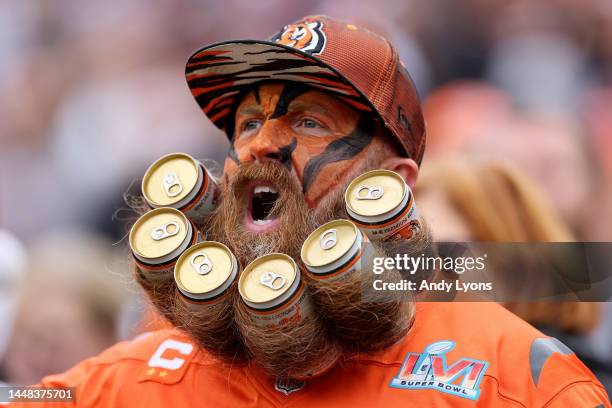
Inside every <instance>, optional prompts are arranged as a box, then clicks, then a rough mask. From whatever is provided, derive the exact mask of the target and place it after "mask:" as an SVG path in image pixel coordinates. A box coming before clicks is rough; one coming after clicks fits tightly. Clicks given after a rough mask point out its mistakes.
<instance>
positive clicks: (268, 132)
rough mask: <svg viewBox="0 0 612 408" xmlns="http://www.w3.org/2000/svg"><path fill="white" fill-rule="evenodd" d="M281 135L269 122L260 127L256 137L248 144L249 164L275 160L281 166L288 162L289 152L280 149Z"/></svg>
mask: <svg viewBox="0 0 612 408" xmlns="http://www.w3.org/2000/svg"><path fill="white" fill-rule="evenodd" d="M282 139H284V138H283V135H282V133H281V132H279V131H278V129H275V126H273V125H272V124H270V123H269V122H268V123H266V124H264V126H262V127H261V129H260V130H259V132H258V133H257V136H255V137H254V139H253V141H252V142H251V143H250V144H249V158H250V161H251V162H259V163H263V162H265V161H266V160H276V161H279V162H281V163H282V164H285V163H287V162H288V161H289V160H290V157H289V156H290V152H286V151H285V150H286V149H282V148H281V147H280V145H282V141H281V140H282Z"/></svg>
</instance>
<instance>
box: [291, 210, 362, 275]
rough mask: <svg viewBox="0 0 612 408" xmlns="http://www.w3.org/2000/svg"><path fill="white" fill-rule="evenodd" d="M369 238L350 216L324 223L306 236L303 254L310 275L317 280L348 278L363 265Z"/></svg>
mask: <svg viewBox="0 0 612 408" xmlns="http://www.w3.org/2000/svg"><path fill="white" fill-rule="evenodd" d="M365 242H368V238H367V237H366V236H365V235H364V234H363V233H362V232H361V231H360V230H359V228H357V227H356V226H355V224H353V223H352V222H351V221H349V220H334V221H330V222H328V223H327V224H323V225H321V226H320V227H319V228H317V229H316V230H314V231H313V232H312V234H310V235H309V236H308V238H306V241H304V244H303V245H302V250H301V258H302V262H303V263H304V265H305V266H306V270H307V271H308V272H309V274H310V276H311V277H312V278H314V279H317V280H326V281H332V280H333V281H335V280H340V279H346V278H347V277H348V276H350V275H351V274H353V273H359V270H360V268H361V256H362V247H361V245H362V244H363V243H365Z"/></svg>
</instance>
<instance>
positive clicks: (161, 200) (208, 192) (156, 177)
mask: <svg viewBox="0 0 612 408" xmlns="http://www.w3.org/2000/svg"><path fill="white" fill-rule="evenodd" d="M142 194H143V196H144V198H145V200H146V201H147V203H148V204H149V206H151V208H159V207H172V208H176V209H178V210H181V211H182V212H184V213H185V215H187V217H188V218H189V219H190V220H193V221H194V222H195V223H196V224H197V225H201V224H202V222H203V220H204V218H205V216H206V215H207V214H209V213H211V212H212V211H213V210H214V209H215V208H216V207H217V205H218V204H219V197H220V194H221V189H220V187H219V185H218V183H217V181H216V180H215V178H214V177H213V176H212V175H211V174H210V173H209V171H208V170H207V169H206V167H204V165H203V164H202V163H201V162H199V161H198V160H196V159H194V158H193V157H191V156H190V155H188V154H185V153H171V154H168V155H166V156H163V157H161V158H159V159H158V160H156V161H155V162H154V163H153V164H151V166H149V168H148V169H147V171H146V172H145V175H144V177H143V179H142Z"/></svg>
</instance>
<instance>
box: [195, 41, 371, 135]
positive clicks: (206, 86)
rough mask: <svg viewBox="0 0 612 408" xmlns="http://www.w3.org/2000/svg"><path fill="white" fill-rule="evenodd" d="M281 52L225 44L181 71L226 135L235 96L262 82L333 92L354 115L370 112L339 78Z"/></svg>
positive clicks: (247, 44)
mask: <svg viewBox="0 0 612 408" xmlns="http://www.w3.org/2000/svg"><path fill="white" fill-rule="evenodd" d="M285 47H286V46H283V45H279V44H274V43H261V42H257V43H255V42H248V41H247V42H244V43H236V42H233V43H231V46H229V47H224V44H219V45H217V46H213V47H208V48H206V49H205V50H202V51H199V52H196V53H195V54H194V55H193V56H192V57H191V58H190V59H189V61H188V63H187V67H186V70H185V74H186V77H187V83H188V85H189V89H190V90H191V93H192V94H193V96H194V97H195V99H196V101H197V102H198V105H199V106H200V108H201V109H202V111H203V112H204V113H205V114H206V116H208V117H209V118H210V119H211V121H212V122H213V123H214V124H215V126H217V127H218V128H220V129H222V130H223V131H225V132H226V133H227V131H228V127H227V125H228V123H229V122H231V118H229V116H230V115H231V113H232V108H233V107H234V105H235V104H236V103H237V102H238V100H237V98H238V97H239V95H240V92H241V91H242V90H243V89H244V88H245V87H246V86H248V85H251V84H253V83H255V82H259V81H265V80H277V81H292V82H300V83H303V84H305V85H309V86H313V87H316V88H319V89H321V90H324V91H327V92H332V93H333V94H334V96H336V97H338V98H340V99H341V100H342V101H344V102H346V103H348V104H349V105H351V106H353V107H354V108H355V109H358V110H362V111H367V112H370V111H372V108H371V107H370V106H368V105H366V104H364V103H363V97H362V96H361V95H360V94H359V92H358V91H357V90H355V88H354V87H353V86H352V85H351V84H350V83H349V82H348V81H347V80H345V79H344V78H343V77H342V76H340V75H338V74H337V73H335V72H334V71H333V70H332V69H330V68H326V67H325V66H323V65H322V64H321V63H320V62H319V61H317V60H315V59H313V58H310V57H309V56H308V55H306V54H302V53H298V52H297V51H294V52H287V50H286V49H285ZM228 119H229V120H228ZM228 136H229V137H231V135H228Z"/></svg>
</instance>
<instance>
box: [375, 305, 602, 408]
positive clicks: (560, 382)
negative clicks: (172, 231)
mask: <svg viewBox="0 0 612 408" xmlns="http://www.w3.org/2000/svg"><path fill="white" fill-rule="evenodd" d="M376 359H377V360H378V361H380V362H382V363H385V364H396V365H397V364H401V369H400V370H399V372H398V374H397V375H396V377H395V379H394V381H395V380H397V381H396V383H397V384H396V385H398V386H400V387H401V384H402V381H404V383H405V384H410V382H407V381H405V380H406V379H410V380H413V381H420V380H419V379H420V377H419V375H420V376H423V375H424V376H425V377H426V378H427V379H428V380H431V379H434V378H440V379H442V380H441V381H442V383H443V382H444V381H450V383H452V384H455V383H457V382H461V383H462V384H463V385H464V386H465V385H466V384H467V385H469V387H464V388H461V387H459V388H457V390H460V391H458V392H461V393H466V394H468V395H472V396H473V397H474V398H477V397H478V398H491V400H500V399H502V400H505V401H511V402H514V403H516V404H517V405H521V404H527V405H528V406H531V405H534V404H535V405H538V404H542V405H543V404H545V403H547V402H549V401H553V400H555V399H558V400H561V399H563V398H562V397H564V398H565V397H568V396H571V395H574V396H579V397H580V398H583V397H584V395H587V394H591V395H592V396H593V398H592V400H593V401H598V400H599V399H605V400H606V401H607V397H606V396H605V395H606V394H605V391H604V390H603V387H602V386H601V384H600V383H599V381H598V380H597V379H596V378H595V376H594V375H593V374H592V373H591V372H590V371H589V369H588V368H587V367H586V366H584V364H583V363H582V362H581V361H580V360H579V359H578V358H577V357H576V355H575V354H574V353H573V352H572V350H570V349H569V348H568V347H566V346H565V345H564V344H563V343H561V342H560V341H559V340H557V339H555V338H552V337H548V336H546V335H544V334H543V333H542V332H540V331H539V330H537V329H535V328H534V327H533V326H531V325H530V324H528V323H527V322H525V321H524V320H522V319H520V318H519V317H517V316H515V315H514V314H512V313H511V312H509V311H507V310H506V309H504V308H503V307H501V306H500V305H498V304H495V303H418V304H417V307H416V316H415V322H414V324H413V326H412V328H411V329H410V332H409V333H408V335H407V336H406V339H405V340H404V341H403V342H402V343H400V344H398V345H397V346H395V347H392V348H390V349H389V350H387V351H385V352H384V353H382V354H380V355H378V356H376ZM425 362H428V363H429V364H431V366H427V367H431V368H427V370H429V371H427V372H426V371H425V369H424V368H423V367H424V366H423V364H424V363H425ZM419 369H422V370H424V371H423V374H421V373H420V372H419ZM425 377H423V378H425ZM442 383H441V382H433V383H432V384H436V385H437V386H439V387H443V386H444V384H442ZM412 384H413V385H414V384H420V383H418V382H417V383H412ZM427 384H428V383H427ZM421 385H422V384H421ZM455 385H456V384H455ZM598 398H599V399H598ZM585 401H586V400H585ZM589 403H590V401H589ZM596 405H597V404H595V405H593V406H596Z"/></svg>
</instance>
